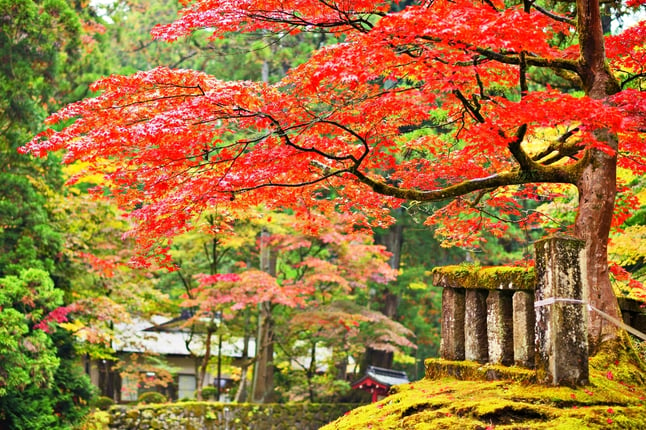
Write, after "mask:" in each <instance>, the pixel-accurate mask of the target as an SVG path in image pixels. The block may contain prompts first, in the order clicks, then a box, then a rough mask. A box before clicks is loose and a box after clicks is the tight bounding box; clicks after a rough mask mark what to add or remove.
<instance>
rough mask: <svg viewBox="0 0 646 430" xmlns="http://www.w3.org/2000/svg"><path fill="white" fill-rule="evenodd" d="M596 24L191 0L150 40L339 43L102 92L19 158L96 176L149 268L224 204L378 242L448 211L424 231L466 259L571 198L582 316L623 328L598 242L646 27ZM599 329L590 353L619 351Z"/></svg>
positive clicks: (582, 11) (574, 12)
mask: <svg viewBox="0 0 646 430" xmlns="http://www.w3.org/2000/svg"><path fill="white" fill-rule="evenodd" d="M396 3H397V2H396ZM642 3H643V2H641V1H639V0H637V1H635V0H631V1H629V2H628V3H627V4H626V6H627V7H632V8H639V7H642ZM602 24H603V19H602V16H601V10H600V7H599V1H598V0H577V1H576V2H575V3H561V2H529V1H512V2H502V1H473V0H457V1H448V0H435V1H426V0H424V1H417V2H405V3H403V2H401V4H400V5H399V6H398V7H393V5H392V4H391V2H387V1H378V0H361V1H352V2H350V1H345V0H338V1H318V0H291V1H282V0H281V1H258V0H245V1H237V2H229V1H215V0H197V1H193V2H190V3H187V5H186V6H185V8H184V9H183V10H182V11H181V12H180V16H179V17H178V19H177V20H176V21H175V22H173V23H170V24H166V25H160V26H158V27H156V28H155V29H154V30H153V35H154V36H155V37H157V38H159V39H163V40H166V41H169V42H172V41H174V40H176V39H178V38H180V37H184V36H187V35H190V34H191V33H192V32H193V31H196V30H198V29H208V30H209V31H211V32H212V37H213V38H215V39H218V38H222V37H225V36H227V35H228V34H229V33H232V32H243V33H255V32H261V33H263V32H266V33H273V34H277V35H279V36H280V37H282V38H285V39H288V38H291V37H297V35H298V34H299V33H301V32H313V33H329V34H333V35H334V36H335V38H336V40H337V41H338V42H337V43H334V44H330V45H327V46H323V47H321V48H320V49H319V50H317V51H316V52H314V53H312V55H311V56H310V57H309V59H308V60H307V61H306V62H305V63H303V64H301V65H299V66H297V67H294V68H292V69H291V70H289V72H288V73H287V74H286V76H285V77H284V78H283V79H281V80H280V81H278V82H276V83H275V84H268V83H265V82H251V81H238V82H224V81H221V80H219V79H217V78H215V77H213V76H210V75H208V74H205V73H201V72H196V71H192V70H184V69H169V68H165V67H159V68H155V69H153V70H150V71H144V72H138V73H135V74H133V75H131V76H117V75H113V76H110V77H107V78H105V79H102V80H100V81H98V82H97V83H95V84H94V86H93V89H94V90H96V91H98V92H99V95H98V96H97V97H95V98H92V99H86V100H83V101H81V102H79V103H75V104H71V105H69V106H67V107H66V108H64V109H63V110H61V111H60V112H58V113H57V114H54V115H53V116H51V117H50V118H49V122H50V123H52V124H55V123H61V124H63V125H64V127H63V128H62V129H60V128H58V129H50V130H48V131H46V132H44V133H42V134H40V135H39V136H37V137H36V138H34V139H33V140H32V141H31V142H30V143H29V144H28V145H27V146H26V147H25V148H23V151H28V152H31V153H33V154H36V155H40V156H42V155H45V154H46V153H48V152H50V151H55V150H59V149H65V151H66V153H65V155H64V159H65V161H66V162H72V161H76V160H80V161H84V162H87V163H88V172H97V171H98V172H101V173H103V174H104V175H105V178H106V182H105V184H104V185H103V186H101V187H98V188H96V189H95V192H96V193H97V194H99V195H102V196H109V197H110V198H112V199H114V200H115V201H116V202H117V203H118V204H119V205H120V206H121V207H122V208H124V209H126V210H129V211H130V213H131V219H132V221H133V222H134V228H133V231H132V235H133V237H135V238H136V241H137V242H138V244H139V246H140V247H141V249H142V251H143V254H151V253H152V254H155V253H158V252H160V251H162V252H163V250H164V248H165V246H166V242H165V239H169V238H172V237H173V236H175V235H177V234H180V233H182V232H184V231H186V230H187V229H190V228H191V221H192V220H193V219H194V218H195V216H196V215H198V214H200V213H201V212H203V211H205V210H207V209H208V208H211V207H213V206H214V205H219V206H221V207H230V208H234V209H239V208H245V207H250V206H253V205H256V204H258V203H260V202H263V203H264V204H266V205H267V206H269V207H272V208H290V209H291V210H293V211H295V212H296V213H297V214H298V215H299V216H302V217H304V218H307V217H309V216H310V214H311V211H312V210H314V209H316V210H318V211H320V212H322V213H329V212H330V211H334V210H340V211H344V212H347V213H351V214H353V215H354V216H356V217H357V219H356V223H355V225H361V224H363V225H368V224H370V225H376V226H382V225H386V224H387V223H388V222H390V221H391V218H390V215H389V210H390V209H391V208H394V207H399V206H401V205H402V203H403V202H405V201H414V202H429V201H445V202H448V203H447V204H446V206H444V207H443V208H442V209H440V210H438V211H436V212H435V213H434V214H433V215H431V216H430V217H429V218H428V219H427V220H426V221H425V222H426V223H427V224H433V223H434V222H437V221H444V220H451V223H450V225H451V229H452V230H453V231H454V232H455V234H456V237H458V238H461V242H460V243H462V244H469V243H472V241H473V240H474V239H473V238H474V237H476V233H477V231H478V230H487V231H488V232H491V233H494V234H497V235H502V234H503V233H504V232H505V224H504V222H503V221H504V220H501V216H498V215H496V213H493V212H492V211H491V208H494V209H496V210H497V211H500V213H502V214H503V217H502V218H513V219H514V220H515V221H517V222H521V223H525V224H527V225H534V224H535V223H537V222H539V221H540V220H539V218H538V216H536V214H526V213H524V212H522V210H521V209H522V206H521V203H520V202H519V201H520V200H521V199H525V198H529V199H549V198H551V197H553V196H555V195H557V194H558V191H559V189H558V188H557V189H553V188H552V187H551V184H570V185H571V186H573V187H575V188H576V189H577V191H578V193H579V207H578V214H577V217H576V219H575V222H574V225H573V226H572V229H571V232H572V233H573V234H575V235H577V236H578V237H580V238H582V239H585V240H586V259H587V265H586V267H587V281H588V284H589V286H590V294H589V299H590V302H591V304H592V305H594V306H595V307H596V308H599V309H602V310H604V311H605V312H607V313H609V314H611V315H617V314H618V308H617V304H616V300H615V298H614V294H613V292H612V288H611V287H610V283H609V280H608V265H607V240H608V234H609V231H610V228H611V226H612V224H613V213H614V206H615V196H616V190H617V186H616V169H617V167H621V168H626V169H630V170H632V171H633V172H636V173H643V172H644V170H645V167H644V166H646V163H645V161H646V160H645V157H646V153H645V150H646V145H644V132H645V127H644V123H645V120H646V115H645V113H644V112H646V98H645V97H644V92H643V91H642V88H643V85H644V82H643V80H644V77H645V72H644V64H646V61H644V60H645V59H644V55H646V50H645V49H644V42H645V39H646V23H645V22H643V21H642V22H639V23H637V24H636V25H634V26H632V27H629V28H626V29H624V30H623V31H622V32H621V33H620V34H618V35H615V36H610V35H604V34H603V26H602ZM449 200H450V202H449ZM313 219H314V218H313ZM621 221H622V219H621V218H615V222H617V223H618V222H621ZM313 224H314V225H315V224H316V223H315V222H314V223H313ZM591 318H592V320H591V322H592V326H591V329H590V335H591V340H592V341H593V343H592V345H593V347H594V345H596V344H597V343H598V342H600V341H602V340H604V339H607V338H609V337H613V336H614V335H615V333H616V328H615V327H614V326H611V325H608V324H606V323H605V322H604V321H603V320H601V319H600V318H598V317H597V316H595V315H594V314H593V315H592V317H591Z"/></svg>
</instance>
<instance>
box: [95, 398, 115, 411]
mask: <svg viewBox="0 0 646 430" xmlns="http://www.w3.org/2000/svg"><path fill="white" fill-rule="evenodd" d="M112 405H114V400H112V399H111V398H110V397H106V396H99V397H96V398H95V399H94V400H93V401H92V406H94V407H95V408H97V409H100V410H102V411H107V410H108V409H110V406H112Z"/></svg>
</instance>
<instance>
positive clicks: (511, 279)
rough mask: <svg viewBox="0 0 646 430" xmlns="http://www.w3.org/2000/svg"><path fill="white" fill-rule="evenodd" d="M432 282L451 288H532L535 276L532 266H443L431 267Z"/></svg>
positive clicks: (534, 283) (534, 284)
mask: <svg viewBox="0 0 646 430" xmlns="http://www.w3.org/2000/svg"><path fill="white" fill-rule="evenodd" d="M433 283H434V284H435V285H437V286H441V287H453V288H481V289H488V290H496V289H500V290H509V289H513V290H533V289H534V288H535V286H536V276H535V274H534V269H533V268H524V267H506V266H495V267H480V266H469V265H458V266H443V267H436V268H435V269H433Z"/></svg>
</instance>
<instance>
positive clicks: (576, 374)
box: [534, 237, 589, 386]
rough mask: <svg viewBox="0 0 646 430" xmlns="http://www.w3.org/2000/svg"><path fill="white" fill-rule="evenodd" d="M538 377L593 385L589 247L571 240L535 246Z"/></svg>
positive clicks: (551, 240) (559, 382)
mask: <svg viewBox="0 0 646 430" xmlns="http://www.w3.org/2000/svg"><path fill="white" fill-rule="evenodd" d="M535 247H536V275H537V276H536V278H537V285H536V302H535V303H534V306H535V309H536V373H537V378H538V380H539V381H540V382H543V383H547V384H551V385H568V386H577V385H585V384H587V383H588V377H589V373H588V333H587V332H588V330H587V322H588V311H587V307H586V306H585V305H584V304H583V302H584V301H585V299H586V297H585V292H586V288H585V285H584V284H585V282H586V277H585V273H582V272H583V270H584V269H582V263H583V262H585V256H584V252H585V243H584V242H583V241H581V240H578V239H574V238H567V237H551V238H547V239H544V240H541V241H538V242H536V245H535Z"/></svg>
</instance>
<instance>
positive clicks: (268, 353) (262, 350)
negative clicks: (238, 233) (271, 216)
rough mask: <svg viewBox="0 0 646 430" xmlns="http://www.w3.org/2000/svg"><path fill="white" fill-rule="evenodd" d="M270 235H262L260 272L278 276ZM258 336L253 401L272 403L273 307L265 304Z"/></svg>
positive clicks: (262, 306) (259, 323)
mask: <svg viewBox="0 0 646 430" xmlns="http://www.w3.org/2000/svg"><path fill="white" fill-rule="evenodd" d="M268 241H269V233H268V232H267V231H263V232H262V233H261V235H260V270H264V271H265V272H267V273H269V274H270V275H272V276H276V258H277V255H276V252H275V251H273V250H272V249H271V247H270V246H269V244H268ZM258 310H259V312H258V336H257V338H256V363H255V367H254V372H253V381H252V388H251V401H252V402H255V403H266V402H271V401H272V399H273V390H274V363H273V360H274V321H273V318H272V310H273V306H272V304H271V303H270V302H263V303H261V304H260V305H259V306H258Z"/></svg>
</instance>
